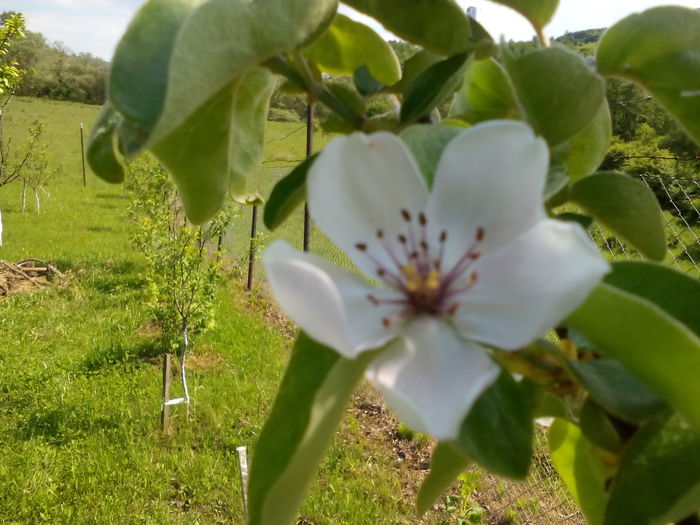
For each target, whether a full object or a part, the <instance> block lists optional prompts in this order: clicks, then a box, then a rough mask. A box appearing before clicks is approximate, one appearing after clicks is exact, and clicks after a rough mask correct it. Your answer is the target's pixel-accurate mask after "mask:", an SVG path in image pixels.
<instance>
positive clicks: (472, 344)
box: [264, 121, 609, 439]
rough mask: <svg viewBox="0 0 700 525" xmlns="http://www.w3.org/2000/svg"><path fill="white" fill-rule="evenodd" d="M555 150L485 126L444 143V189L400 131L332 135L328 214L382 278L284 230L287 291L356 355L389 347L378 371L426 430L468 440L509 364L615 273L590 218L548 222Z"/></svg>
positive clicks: (277, 284) (280, 260) (273, 264)
mask: <svg viewBox="0 0 700 525" xmlns="http://www.w3.org/2000/svg"><path fill="white" fill-rule="evenodd" d="M548 166H549V152H548V149H547V146H546V144H545V142H544V141H543V140H542V139H540V138H537V137H535V136H534V134H533V132H532V130H531V129H530V128H529V127H528V126H527V125H525V124H523V123H519V122H514V121H499V122H490V123H485V124H480V125H477V126H474V127H472V128H470V129H468V130H466V131H464V132H463V133H461V134H460V135H458V136H457V137H455V138H454V139H453V140H452V141H451V142H450V143H449V144H448V146H447V147H446V148H445V150H444V152H443V154H442V158H441V160H440V163H439V166H438V168H437V171H436V175H435V181H434V184H433V189H432V192H430V193H429V191H428V188H427V187H426V183H425V180H424V178H423V177H422V176H421V174H420V172H419V170H418V167H417V166H416V162H415V161H414V159H413V157H412V155H411V154H410V153H409V151H408V150H407V148H406V147H405V146H404V144H403V143H402V142H401V140H399V138H397V137H396V136H395V135H391V134H388V133H377V134H374V135H370V136H367V135H362V134H355V135H352V136H350V137H346V138H339V139H336V140H334V141H332V142H331V143H330V144H329V145H328V146H327V147H326V149H325V150H324V151H323V152H322V153H321V154H320V155H319V157H318V159H317V160H316V162H315V163H314V165H313V167H312V169H311V170H310V172H309V175H308V182H307V188H308V199H309V208H310V211H311V215H312V217H313V219H314V221H315V222H316V224H317V226H318V227H319V228H320V229H321V230H322V231H323V232H324V233H325V234H326V235H327V236H328V237H330V239H332V240H333V241H334V242H335V243H336V244H337V245H338V246H339V247H340V248H341V249H342V250H343V251H344V252H345V253H347V254H348V255H349V256H350V258H351V259H352V260H353V262H354V263H355V264H356V265H357V267H358V268H359V269H360V270H362V271H363V272H364V273H365V274H366V275H368V276H369V277H370V278H371V279H372V280H373V281H374V282H379V283H381V286H379V287H377V286H375V285H374V284H372V283H370V282H368V281H367V280H366V279H363V278H362V277H360V276H359V275H357V274H355V273H352V272H349V271H346V270H343V269H341V268H338V267H336V266H334V265H332V264H330V263H328V262H326V261H325V260H323V259H321V258H320V257H317V256H315V255H312V254H305V253H302V252H298V251H296V250H295V249H293V248H292V247H290V246H289V245H288V244H286V243H284V242H282V241H277V242H275V243H273V244H272V245H271V246H270V247H269V248H268V249H267V251H266V253H265V256H264V262H265V266H266V269H267V274H268V278H269V281H270V285H271V287H272V290H273V292H274V295H275V297H276V298H277V301H278V302H279V304H280V305H281V307H282V308H283V309H284V310H285V311H286V312H287V313H288V314H289V316H290V317H291V318H292V319H293V320H294V321H295V322H296V323H297V324H298V325H299V326H300V327H301V328H302V329H303V330H305V331H306V333H307V334H309V336H311V337H312V338H313V339H315V340H317V341H319V342H320V343H323V344H325V345H327V346H330V347H331V348H334V349H335V350H336V351H338V352H339V353H340V354H342V355H343V356H345V357H348V358H351V359H352V358H355V357H356V356H357V355H358V354H359V353H360V352H363V351H366V350H370V349H376V348H379V347H382V346H383V345H387V343H388V345H387V348H386V349H385V350H384V351H383V352H381V353H380V354H379V356H378V357H377V358H376V359H375V360H374V361H373V362H372V364H371V365H370V366H369V368H368V370H367V372H366V377H367V378H368V379H369V380H370V381H371V382H372V383H373V384H374V385H375V386H376V387H377V388H378V389H379V390H380V392H381V393H382V395H383V396H384V398H385V399H386V401H387V402H388V404H389V405H390V406H391V408H393V410H394V411H396V412H397V413H398V415H399V416H400V417H401V419H402V420H403V421H404V422H405V423H406V424H407V425H409V426H410V427H412V428H414V429H415V430H418V431H422V432H428V433H430V434H432V435H433V436H435V437H437V438H439V439H454V438H455V437H456V436H457V435H458V432H459V428H460V425H461V423H462V421H463V419H464V417H465V415H466V414H467V413H468V412H469V410H470V408H471V406H472V405H473V403H474V401H475V400H476V399H477V398H478V397H479V395H480V394H481V393H482V392H483V391H484V390H485V389H486V388H487V387H488V386H489V385H490V384H491V383H492V382H493V381H494V380H495V379H496V377H497V376H498V374H499V367H498V366H497V365H496V364H495V363H494V362H493V361H492V360H491V358H490V357H489V354H488V351H487V349H486V348H485V346H483V345H489V346H494V347H498V348H502V349H507V350H511V349H517V348H520V347H522V346H524V345H526V344H528V343H530V342H531V341H532V340H534V339H535V338H537V337H538V336H540V335H542V334H543V333H544V332H545V331H546V330H548V329H550V328H552V327H553V326H554V325H555V324H556V323H557V322H559V321H560V320H561V319H563V318H565V317H566V316H567V315H568V314H569V313H571V312H572V311H573V310H574V309H575V308H576V307H577V306H578V305H579V304H580V303H581V302H582V301H583V300H584V299H585V298H586V296H587V295H588V294H589V292H590V291H591V290H592V289H593V287H595V286H596V284H597V283H598V282H599V281H600V279H601V277H602V276H603V275H604V274H605V273H606V272H607V271H608V270H609V266H608V264H607V262H605V260H604V259H603V258H602V257H601V255H600V254H599V252H598V250H597V249H596V247H595V246H594V245H593V243H592V242H591V241H590V239H589V238H588V236H587V235H586V233H585V232H584V230H583V229H582V228H581V227H580V226H578V225H576V224H571V223H563V222H560V221H556V220H551V219H548V218H547V215H546V213H545V210H544V206H543V190H544V184H545V179H546V176H547V169H548Z"/></svg>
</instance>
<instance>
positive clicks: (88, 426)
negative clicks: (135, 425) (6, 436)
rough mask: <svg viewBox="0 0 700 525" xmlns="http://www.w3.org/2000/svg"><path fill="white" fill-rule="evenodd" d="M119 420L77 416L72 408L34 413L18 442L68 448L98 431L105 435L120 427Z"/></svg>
mask: <svg viewBox="0 0 700 525" xmlns="http://www.w3.org/2000/svg"><path fill="white" fill-rule="evenodd" d="M120 425H121V422H120V421H119V419H118V418H117V417H110V416H106V415H100V414H87V413H85V412H84V411H81V413H76V411H75V410H72V409H71V408H70V407H67V408H65V409H59V408H51V409H44V410H41V411H37V412H35V413H33V414H31V415H30V416H29V417H28V418H27V419H26V423H25V424H24V425H21V426H19V427H18V428H17V429H16V431H15V439H17V440H18V441H33V440H42V441H44V442H46V443H49V444H51V445H57V446H61V445H67V444H69V443H70V442H71V441H74V440H76V439H80V438H81V437H82V436H84V435H85V434H88V433H93V432H94V431H95V430H96V429H100V431H101V432H104V431H107V430H113V429H116V428H119V426H120Z"/></svg>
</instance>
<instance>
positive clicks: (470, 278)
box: [469, 272, 479, 286]
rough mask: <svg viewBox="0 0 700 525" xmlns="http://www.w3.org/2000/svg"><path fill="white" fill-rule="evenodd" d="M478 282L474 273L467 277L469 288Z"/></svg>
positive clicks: (477, 277)
mask: <svg viewBox="0 0 700 525" xmlns="http://www.w3.org/2000/svg"><path fill="white" fill-rule="evenodd" d="M478 280H479V276H478V274H477V273H476V272H472V274H471V275H470V276H469V286H474V285H475V284H476V282H477V281H478Z"/></svg>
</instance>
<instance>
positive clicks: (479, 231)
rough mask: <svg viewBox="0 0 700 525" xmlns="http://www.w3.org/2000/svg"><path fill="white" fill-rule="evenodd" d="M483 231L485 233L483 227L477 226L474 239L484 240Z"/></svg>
mask: <svg viewBox="0 0 700 525" xmlns="http://www.w3.org/2000/svg"><path fill="white" fill-rule="evenodd" d="M485 233H486V232H484V229H483V228H481V227H479V228H478V229H477V230H476V240H477V241H479V242H481V241H483V240H484V234H485Z"/></svg>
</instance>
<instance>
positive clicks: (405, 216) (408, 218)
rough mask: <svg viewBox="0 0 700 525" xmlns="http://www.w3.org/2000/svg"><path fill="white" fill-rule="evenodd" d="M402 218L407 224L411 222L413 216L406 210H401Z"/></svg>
mask: <svg viewBox="0 0 700 525" xmlns="http://www.w3.org/2000/svg"><path fill="white" fill-rule="evenodd" d="M401 216H402V217H403V220H405V221H406V222H411V214H410V213H409V211H408V210H407V209H406V208H404V209H402V210H401Z"/></svg>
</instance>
